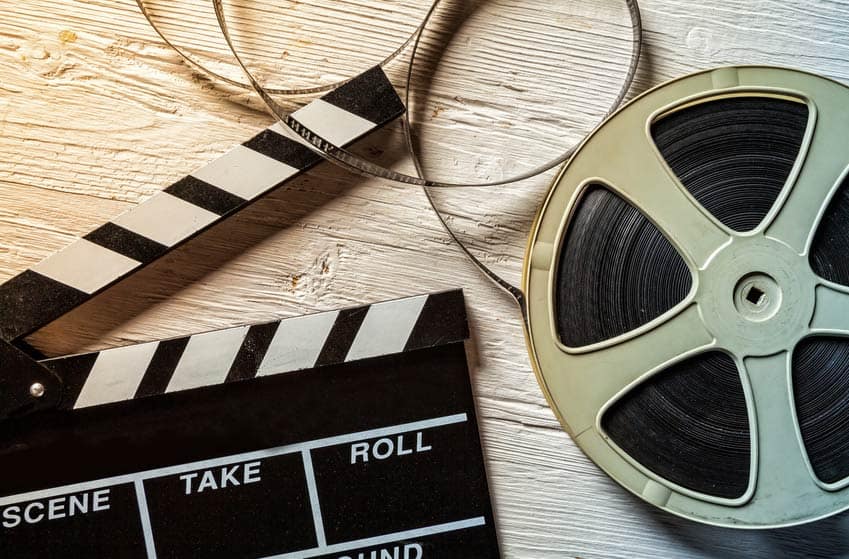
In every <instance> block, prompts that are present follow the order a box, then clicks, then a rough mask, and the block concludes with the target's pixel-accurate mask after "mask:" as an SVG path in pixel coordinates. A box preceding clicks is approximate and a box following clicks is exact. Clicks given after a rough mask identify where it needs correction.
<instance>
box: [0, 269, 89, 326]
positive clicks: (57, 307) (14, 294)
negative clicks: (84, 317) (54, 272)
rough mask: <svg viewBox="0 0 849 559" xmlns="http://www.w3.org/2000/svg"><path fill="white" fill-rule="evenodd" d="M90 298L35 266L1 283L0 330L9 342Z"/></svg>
mask: <svg viewBox="0 0 849 559" xmlns="http://www.w3.org/2000/svg"><path fill="white" fill-rule="evenodd" d="M86 299H88V295H87V294H86V293H85V292H83V291H80V290H78V289H74V288H73V287H71V286H69V285H65V284H64V283H61V282H58V281H56V280H53V279H50V278H48V277H46V276H42V275H41V274H39V273H37V272H33V271H32V270H27V271H26V272H23V273H22V274H19V275H17V276H15V277H13V278H12V279H10V280H9V281H7V282H6V283H4V284H2V285H0V332H2V336H3V340H4V341H7V342H10V341H12V340H14V339H16V338H19V337H21V336H25V335H27V334H29V333H31V332H33V331H35V330H38V329H39V328H41V327H42V326H44V325H46V324H48V323H50V322H52V321H54V320H56V319H57V318H59V317H60V316H62V315H63V314H65V313H66V312H68V311H70V310H71V309H73V308H74V307H76V306H77V305H80V304H81V303H83V302H84V301H85V300H86Z"/></svg>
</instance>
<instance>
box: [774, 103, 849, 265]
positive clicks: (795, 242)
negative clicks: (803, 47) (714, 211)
mask: <svg viewBox="0 0 849 559" xmlns="http://www.w3.org/2000/svg"><path fill="white" fill-rule="evenodd" d="M813 103H814V108H815V111H812V124H810V125H809V127H810V128H811V129H809V131H808V134H809V135H811V137H810V139H809V142H808V145H807V149H804V148H803V150H802V152H801V153H800V155H799V157H800V161H799V162H798V163H797V165H799V164H801V166H800V168H799V171H798V175H796V176H795V180H794V179H793V175H791V179H790V180H791V181H792V184H791V185H790V188H789V192H788V193H787V195H786V198H785V199H784V200H783V202H782V201H779V204H781V206H780V207H779V209H778V212H777V214H776V215H775V217H774V218H773V221H772V223H771V224H770V225H769V226H768V227H767V228H766V234H767V236H769V237H774V238H776V239H779V240H780V241H783V242H784V243H787V244H788V245H790V247H792V248H793V249H794V250H796V251H797V252H798V253H799V254H804V253H805V252H807V250H808V247H809V245H810V242H811V238H812V237H813V234H814V231H815V230H816V226H817V224H818V221H819V217H820V214H821V212H822V210H823V208H824V206H825V205H826V204H827V203H828V199H829V198H830V196H831V193H832V192H833V191H834V190H835V188H836V187H837V186H838V185H839V182H840V180H841V179H842V177H843V175H844V173H845V171H846V169H847V167H849V149H847V147H846V146H847V140H849V112H847V111H846V108H845V97H844V96H843V95H834V96H828V95H826V94H825V93H823V94H821V95H819V96H818V97H817V98H815V99H814V101H813Z"/></svg>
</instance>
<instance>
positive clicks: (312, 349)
mask: <svg viewBox="0 0 849 559" xmlns="http://www.w3.org/2000/svg"><path fill="white" fill-rule="evenodd" d="M337 316H339V311H331V312H325V313H319V314H311V315H307V316H299V317H297V318H290V319H287V320H283V321H281V322H280V326H278V327H277V332H275V334H274V339H272V340H271V343H270V344H269V346H268V351H266V352H265V357H263V359H262V364H261V365H260V366H259V370H258V371H257V373H256V374H257V376H264V375H273V374H276V373H287V372H289V371H297V370H300V369H308V368H310V367H312V366H313V365H315V362H316V360H317V359H318V356H319V354H320V353H321V348H322V347H324V342H325V340H326V339H327V335H328V334H330V329H331V328H333V323H334V322H336V317H337Z"/></svg>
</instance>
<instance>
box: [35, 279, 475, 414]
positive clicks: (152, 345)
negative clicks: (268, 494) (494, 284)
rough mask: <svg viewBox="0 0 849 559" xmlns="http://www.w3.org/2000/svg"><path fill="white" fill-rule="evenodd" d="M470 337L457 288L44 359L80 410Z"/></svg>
mask: <svg viewBox="0 0 849 559" xmlns="http://www.w3.org/2000/svg"><path fill="white" fill-rule="evenodd" d="M467 337H468V327H467V323H466V313H465V306H464V302H463V293H462V291H460V290H454V291H446V292H442V293H434V294H430V295H419V296H415V297H408V298H404V299H397V300H393V301H385V302H382V303H376V304H372V305H367V306H361V307H356V308H351V309H344V310H336V311H330V312H323V313H318V314H311V315H305V316H299V317H295V318H289V319H284V320H280V321H276V322H269V323H265V324H256V325H252V326H239V327H235V328H227V329H223V330H217V331H212V332H205V333H201V334H195V335H192V336H186V337H182V338H175V339H171V340H164V341H156V342H148V343H142V344H136V345H130V346H125V347H119V348H114V349H108V350H104V351H100V352H95V353H87V354H81V355H74V356H70V357H60V358H56V359H49V360H46V361H42V363H43V364H45V365H47V366H48V367H49V368H50V369H52V370H54V371H55V372H56V373H57V374H58V375H59V377H60V378H61V379H62V380H63V384H64V387H65V395H64V397H63V398H62V407H63V408H72V409H80V408H86V407H91V406H98V405H102V404H110V403H114V402H121V401H126V400H133V399H138V398H144V397H148V396H156V395H160V394H167V393H172V392H178V391H182V390H190V389H195V388H203V387H208V386H214V385H218V384H224V383H231V382H238V381H243V380H250V379H253V378H258V377H265V376H269V375H276V374H281V373H288V372H292V371H298V370H302V369H312V368H315V367H321V366H328V365H336V364H341V363H351V362H354V361H359V360H363V359H372V358H375V357H382V356H387V355H392V354H396V353H402V352H409V351H414V350H419V349H426V348H431V347H435V346H441V345H446V344H450V343H454V342H462V341H463V340H465V339H466V338H467ZM118 371H120V374H118V373H117V372H118Z"/></svg>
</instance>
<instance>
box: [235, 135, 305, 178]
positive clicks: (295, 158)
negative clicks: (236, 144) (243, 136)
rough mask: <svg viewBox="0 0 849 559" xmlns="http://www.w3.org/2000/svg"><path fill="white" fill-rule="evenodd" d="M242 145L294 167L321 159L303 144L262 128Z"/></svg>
mask: <svg viewBox="0 0 849 559" xmlns="http://www.w3.org/2000/svg"><path fill="white" fill-rule="evenodd" d="M242 145H243V146H245V147H246V148H249V149H252V150H253V151H255V152H258V153H261V154H263V155H265V156H266V157H270V158H272V159H276V160H277V161H279V162H281V163H285V164H286V165H289V166H290V167H294V168H295V169H307V168H309V167H312V166H313V165H315V164H316V163H318V162H319V161H321V156H320V155H318V154H317V153H315V152H314V151H313V150H311V149H310V148H308V147H307V146H305V145H304V144H302V143H300V142H296V141H295V140H292V139H291V138H287V137H286V136H281V135H280V134H278V133H276V132H274V131H272V130H263V131H262V132H260V133H259V134H257V135H256V136H254V137H253V138H251V139H250V140H248V141H247V142H245V143H244V144H242Z"/></svg>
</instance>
